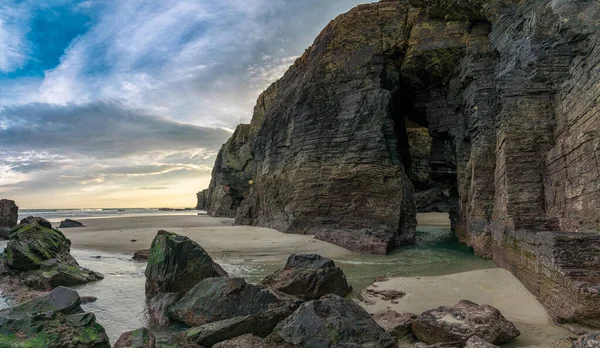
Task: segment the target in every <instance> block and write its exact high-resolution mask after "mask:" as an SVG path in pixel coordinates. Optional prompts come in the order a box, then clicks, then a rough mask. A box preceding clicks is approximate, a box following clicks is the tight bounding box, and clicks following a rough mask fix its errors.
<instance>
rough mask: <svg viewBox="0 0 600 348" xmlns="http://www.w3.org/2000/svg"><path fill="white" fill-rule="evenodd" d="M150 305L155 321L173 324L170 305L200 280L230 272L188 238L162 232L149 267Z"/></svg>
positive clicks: (153, 242) (148, 289)
mask: <svg viewBox="0 0 600 348" xmlns="http://www.w3.org/2000/svg"><path fill="white" fill-rule="evenodd" d="M145 274H146V305H147V307H148V314H149V316H150V318H151V320H153V321H155V322H156V323H158V324H161V325H164V324H168V323H169V319H168V315H167V310H168V308H169V307H170V306H171V305H173V304H174V303H175V302H177V301H178V300H179V299H181V298H182V297H183V295H184V294H185V293H186V292H187V291H188V290H190V289H192V288H193V287H194V286H195V285H196V284H197V283H198V282H200V281H201V280H203V279H206V278H211V277H223V276H226V275H227V272H225V271H224V270H223V269H222V268H221V266H219V265H218V264H217V263H215V262H214V261H213V260H212V258H211V257H210V256H209V255H208V254H207V253H206V251H205V250H204V249H203V248H202V247H201V246H200V245H198V243H196V242H194V241H192V240H191V239H189V238H188V237H185V236H181V235H178V234H175V233H170V232H167V231H159V232H158V234H157V235H156V237H155V238H154V240H153V241H152V246H151V248H150V254H149V257H148V265H147V267H146V272H145Z"/></svg>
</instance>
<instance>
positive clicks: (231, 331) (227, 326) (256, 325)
mask: <svg viewBox="0 0 600 348" xmlns="http://www.w3.org/2000/svg"><path fill="white" fill-rule="evenodd" d="M295 309H296V306H295V305H293V304H290V303H282V304H281V305H277V306H275V307H273V308H271V309H268V310H266V311H261V312H258V313H256V314H252V315H246V316H239V317H234V318H231V319H225V320H220V321H214V322H211V323H207V324H204V325H202V326H199V327H194V328H191V329H189V330H187V331H184V332H183V333H182V334H180V341H181V342H184V343H186V344H189V343H193V344H198V345H201V346H207V347H210V346H212V345H213V344H215V343H217V342H221V341H225V340H228V339H231V338H235V337H238V336H241V335H246V334H253V335H256V336H259V337H266V336H267V335H269V334H270V333H271V332H272V331H273V329H274V328H275V326H277V324H279V322H281V321H282V320H283V319H285V318H287V317H288V316H289V315H290V314H292V313H293V312H294V310H295Z"/></svg>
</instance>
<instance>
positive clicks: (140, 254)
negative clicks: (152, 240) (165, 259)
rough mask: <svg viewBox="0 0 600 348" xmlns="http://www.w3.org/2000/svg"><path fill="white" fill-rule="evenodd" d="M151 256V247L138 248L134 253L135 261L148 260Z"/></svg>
mask: <svg viewBox="0 0 600 348" xmlns="http://www.w3.org/2000/svg"><path fill="white" fill-rule="evenodd" d="M149 257H150V249H146V250H138V251H136V252H134V253H133V259H134V260H135V261H148V258H149Z"/></svg>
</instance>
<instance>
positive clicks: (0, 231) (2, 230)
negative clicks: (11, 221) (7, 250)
mask: <svg viewBox="0 0 600 348" xmlns="http://www.w3.org/2000/svg"><path fill="white" fill-rule="evenodd" d="M10 231H12V228H10V227H0V240H6V239H8V238H9V237H10Z"/></svg>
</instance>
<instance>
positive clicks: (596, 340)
mask: <svg viewBox="0 0 600 348" xmlns="http://www.w3.org/2000/svg"><path fill="white" fill-rule="evenodd" d="M597 347H600V333H592V334H587V335H582V336H579V338H578V339H577V341H576V342H573V346H572V348H597Z"/></svg>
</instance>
